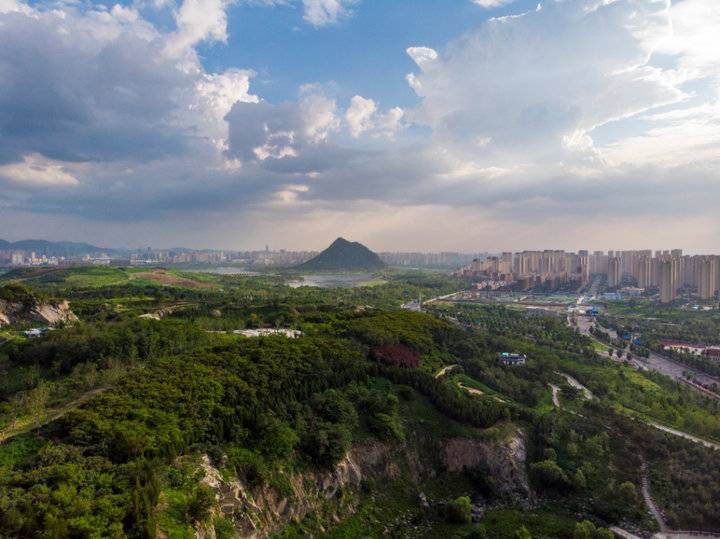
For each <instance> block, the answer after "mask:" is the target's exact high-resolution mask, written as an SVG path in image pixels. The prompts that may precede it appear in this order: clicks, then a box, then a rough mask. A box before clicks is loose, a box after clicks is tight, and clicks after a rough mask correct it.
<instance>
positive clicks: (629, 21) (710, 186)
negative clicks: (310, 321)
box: [0, 0, 720, 253]
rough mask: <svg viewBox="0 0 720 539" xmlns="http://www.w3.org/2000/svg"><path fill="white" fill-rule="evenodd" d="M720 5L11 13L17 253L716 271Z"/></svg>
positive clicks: (603, 1)
mask: <svg viewBox="0 0 720 539" xmlns="http://www.w3.org/2000/svg"><path fill="white" fill-rule="evenodd" d="M718 28H720V2H718V1H717V0H672V1H671V0H541V1H540V2H539V3H538V2H537V1H533V2H528V1H525V0H514V1H513V0H443V1H437V0H392V1H387V0H127V1H123V2H118V3H115V2H112V1H104V0H103V1H100V0H42V1H23V0H0V238H3V239H7V240H19V239H25V238H42V239H50V240H74V241H87V242H90V243H94V244H97V245H103V246H117V247H120V246H122V247H145V246H153V247H170V246H185V247H194V248H223V249H253V248H263V247H264V246H265V245H266V244H267V245H270V246H271V248H278V249H279V248H286V249H296V250H300V249H320V248H323V247H324V246H325V245H327V244H328V243H329V242H331V241H332V240H333V239H334V238H335V237H338V236H344V237H346V238H349V239H353V240H357V241H361V242H363V243H366V244H367V245H368V246H370V247H371V248H373V249H376V250H381V251H390V250H398V251H466V252H479V251H500V250H522V249H545V248H559V249H569V250H576V249H634V248H674V247H680V248H684V249H686V250H687V251H690V252H707V253H720V33H718V30H717V29H718Z"/></svg>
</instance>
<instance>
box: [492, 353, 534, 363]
mask: <svg viewBox="0 0 720 539" xmlns="http://www.w3.org/2000/svg"><path fill="white" fill-rule="evenodd" d="M498 361H499V362H500V363H501V364H502V365H525V364H526V363H527V356H526V355H525V354H517V353H514V352H502V353H500V354H499V355H498Z"/></svg>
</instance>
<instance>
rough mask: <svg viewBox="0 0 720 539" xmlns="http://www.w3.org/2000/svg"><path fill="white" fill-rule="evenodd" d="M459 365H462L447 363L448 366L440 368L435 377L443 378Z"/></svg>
mask: <svg viewBox="0 0 720 539" xmlns="http://www.w3.org/2000/svg"><path fill="white" fill-rule="evenodd" d="M459 366H460V365H457V364H455V365H447V366H445V367H443V368H442V369H440V370H439V371H438V372H437V374H436V375H435V378H442V377H443V376H445V375H446V374H447V373H448V372H450V370H452V369H454V368H455V367H459Z"/></svg>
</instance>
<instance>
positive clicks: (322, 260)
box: [296, 238, 386, 271]
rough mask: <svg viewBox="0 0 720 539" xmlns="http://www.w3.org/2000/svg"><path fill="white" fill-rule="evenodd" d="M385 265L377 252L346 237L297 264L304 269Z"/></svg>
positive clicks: (369, 268)
mask: <svg viewBox="0 0 720 539" xmlns="http://www.w3.org/2000/svg"><path fill="white" fill-rule="evenodd" d="M385 267H386V264H385V263H384V262H383V261H382V260H381V259H380V257H379V256H378V255H377V254H375V253H374V252H372V251H371V250H370V249H368V248H367V247H365V246H364V245H363V244H361V243H358V242H356V241H348V240H346V239H345V238H338V239H336V240H335V241H334V242H332V244H331V245H330V246H329V247H328V248H327V249H325V250H324V251H322V252H321V253H320V254H319V255H317V256H316V257H314V258H311V259H310V260H308V261H307V262H304V263H303V264H300V265H299V266H296V268H297V269H299V270H302V271H375V270H380V269H383V268H385Z"/></svg>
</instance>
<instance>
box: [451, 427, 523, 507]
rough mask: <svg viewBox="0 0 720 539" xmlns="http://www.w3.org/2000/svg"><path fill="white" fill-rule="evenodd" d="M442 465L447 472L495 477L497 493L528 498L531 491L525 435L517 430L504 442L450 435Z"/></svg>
mask: <svg viewBox="0 0 720 539" xmlns="http://www.w3.org/2000/svg"><path fill="white" fill-rule="evenodd" d="M443 454H444V459H445V466H446V467H447V470H448V471H450V472H462V471H473V470H476V471H480V472H484V473H486V474H488V475H490V476H491V477H492V478H493V479H494V483H495V487H496V489H497V492H498V494H499V495H500V496H504V497H506V498H509V499H512V500H513V501H516V502H517V501H529V500H531V499H532V492H531V491H530V486H529V483H528V478H527V471H526V467H525V460H526V458H527V451H526V449H525V436H524V434H523V433H522V431H517V433H516V434H515V436H513V437H512V438H510V439H509V440H507V441H506V442H504V443H497V442H488V441H482V440H470V439H467V438H452V439H450V440H447V441H446V442H445V444H444V447H443Z"/></svg>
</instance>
